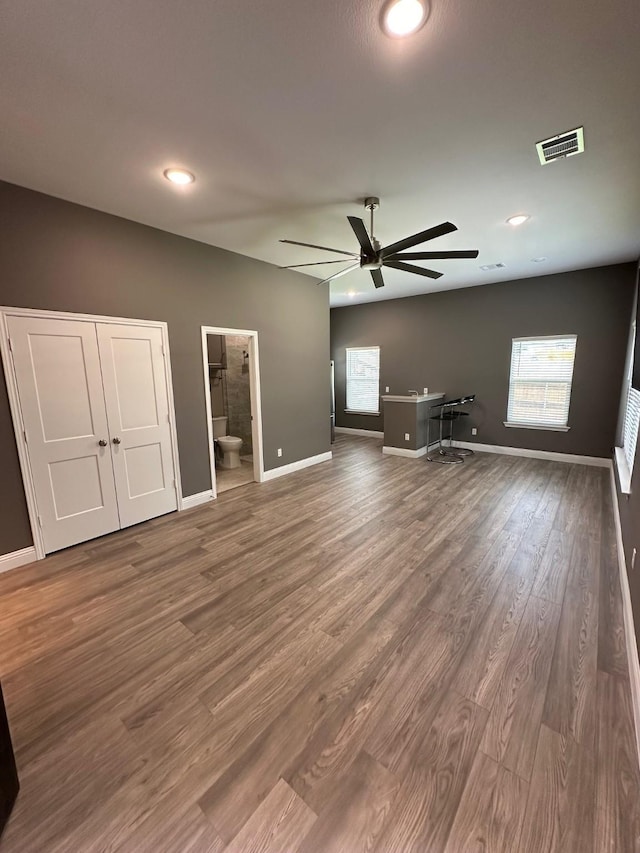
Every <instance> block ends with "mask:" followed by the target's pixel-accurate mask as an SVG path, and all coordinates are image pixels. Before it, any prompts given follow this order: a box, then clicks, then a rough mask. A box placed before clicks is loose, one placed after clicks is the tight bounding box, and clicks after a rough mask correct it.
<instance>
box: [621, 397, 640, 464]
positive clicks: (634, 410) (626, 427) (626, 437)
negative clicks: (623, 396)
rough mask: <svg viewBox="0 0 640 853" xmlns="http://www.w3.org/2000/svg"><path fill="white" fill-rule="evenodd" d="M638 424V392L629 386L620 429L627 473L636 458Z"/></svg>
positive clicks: (639, 401) (639, 417) (639, 405)
mask: <svg viewBox="0 0 640 853" xmlns="http://www.w3.org/2000/svg"><path fill="white" fill-rule="evenodd" d="M638 424H640V391H638V390H637V389H636V388H632V387H631V386H629V391H628V393H627V405H626V407H625V412H624V424H623V428H622V447H623V449H624V455H625V458H626V460H627V465H628V466H629V473H631V472H632V471H633V461H634V459H635V458H636V446H637V444H638Z"/></svg>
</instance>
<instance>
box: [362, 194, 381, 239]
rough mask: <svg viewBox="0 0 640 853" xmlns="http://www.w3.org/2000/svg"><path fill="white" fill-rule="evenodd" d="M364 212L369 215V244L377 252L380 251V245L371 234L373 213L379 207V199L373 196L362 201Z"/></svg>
mask: <svg viewBox="0 0 640 853" xmlns="http://www.w3.org/2000/svg"><path fill="white" fill-rule="evenodd" d="M364 206H365V210H368V211H369V212H370V214H371V226H370V228H369V234H370V235H371V242H372V243H373V248H374V249H375V250H376V252H378V251H379V250H380V243H379V242H378V241H377V240H376V238H375V236H374V233H373V212H374V210H377V209H378V208H379V207H380V199H379V198H377V197H376V196H374V195H371V196H368V197H367V198H365V200H364Z"/></svg>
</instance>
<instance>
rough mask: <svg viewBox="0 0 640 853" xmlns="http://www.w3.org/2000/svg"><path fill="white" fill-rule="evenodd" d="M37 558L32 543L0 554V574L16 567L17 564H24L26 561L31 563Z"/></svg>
mask: <svg viewBox="0 0 640 853" xmlns="http://www.w3.org/2000/svg"><path fill="white" fill-rule="evenodd" d="M37 559H38V557H37V556H36V549H35V548H34V547H33V545H32V546H30V547H29V548H22V549H21V550H20V551H12V552H11V553H9V554H0V574H2V572H8V571H10V570H11V569H17V568H18V567H19V566H26V565H27V563H33V561H34V560H37Z"/></svg>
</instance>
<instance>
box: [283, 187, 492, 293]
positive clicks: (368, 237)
mask: <svg viewBox="0 0 640 853" xmlns="http://www.w3.org/2000/svg"><path fill="white" fill-rule="evenodd" d="M364 206H365V208H366V209H367V210H368V211H370V213H371V228H370V233H369V232H368V231H367V227H366V225H365V224H364V222H363V220H362V219H358V217H357V216H347V219H348V220H349V224H350V225H351V227H352V228H353V231H354V233H355V235H356V238H357V240H358V243H359V244H360V252H359V253H357V252H345V251H344V250H343V249H330V248H328V247H327V246H316V245H314V244H313V243H299V242H298V241H297V240H280V242H281V243H290V244H291V245H293V246H307V247H308V248H309V249H321V250H322V251H323V252H334V253H335V254H338V255H347V256H348V257H349V258H351V260H352V261H353V263H351V264H350V265H349V266H348V267H347V268H346V269H343V270H340V272H336V273H334V274H333V275H330V276H329V277H328V278H325V279H323V280H322V281H319V282H318V284H326V283H327V282H329V281H335V279H337V278H340V276H343V275H346V274H347V273H350V272H352V271H353V270H355V269H357V268H358V267H360V269H363V270H369V271H370V272H371V278H372V279H373V284H374V286H375V287H384V279H383V277H382V272H381V269H382V267H391V268H392V269H396V270H404V271H405V272H411V273H416V274H417V275H424V276H426V277H427V278H440V276H441V275H442V273H441V272H436V271H435V270H430V269H425V268H424V267H417V266H415V264H408V263H407V261H433V260H446V259H450V258H477V257H478V250H477V249H470V250H468V251H447V252H405V249H411V248H412V246H417V245H418V244H419V243H426V242H427V241H428V240H433V239H435V238H436V237H442V236H443V235H444V234H450V233H451V232H452V231H457V230H458V229H457V227H456V226H455V225H453V223H451V222H441V223H440V225H435V226H434V227H433V228H427V230H426V231H420V232H418V234H413V235H412V236H411V237H405V239H404V240H398V241H397V242H396V243H391V244H390V245H389V246H384V247H382V246H381V245H380V243H379V242H378V240H376V239H375V237H374V236H373V212H374V211H375V210H377V209H378V208H379V207H380V199H379V198H375V197H374V196H371V197H369V198H366V199H365V200H364ZM403 253H404V254H403ZM344 263H346V261H345V260H343V259H340V260H337V261H315V262H314V263H307V264H291V265H290V266H286V267H280V269H282V270H293V269H299V268H300V267H315V266H319V265H320V264H344Z"/></svg>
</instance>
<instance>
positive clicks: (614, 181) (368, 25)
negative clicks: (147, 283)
mask: <svg viewBox="0 0 640 853" xmlns="http://www.w3.org/2000/svg"><path fill="white" fill-rule="evenodd" d="M380 6H381V3H380V2H371V0H322V2H318V0H298V2H293V0H270V2H269V3H257V2H255V0H190V2H188V3H176V2H175V0H136V2H135V3H129V2H125V0H112V2H109V3H102V4H96V3H87V2H86V0H59V2H56V3H53V2H48V3H43V2H42V0H5V2H4V3H3V4H2V9H1V10H0V78H1V79H2V86H1V87H0V110H1V114H2V122H1V126H0V178H3V179H5V180H7V181H10V182H13V183H17V184H21V185H23V186H26V187H31V188H33V189H36V190H41V191H43V192H46V193H49V194H51V195H54V196H59V197H61V198H65V199H70V200H72V201H75V202H79V203H80V204H84V205H88V206H90V207H94V208H97V209H99V210H104V211H107V212H109V213H114V214H117V215H119V216H124V217H127V218H128V219H132V220H135V221H137V222H143V223H146V224H149V225H153V226H155V227H157V228H162V229H164V230H166V231H170V232H173V233H176V234H182V235H184V236H187V237H192V238H195V239H197V240H201V241H203V242H206V243H211V244H213V245H216V246H222V247H224V248H226V249H231V250H233V251H235V252H240V253H242V254H244V255H249V256H251V257H255V258H260V259H262V260H265V261H269V262H270V263H274V264H281V265H284V264H294V263H305V262H308V261H315V260H328V259H331V258H332V257H333V256H331V255H328V254H327V255H325V254H324V253H322V252H317V251H314V250H311V249H303V248H297V247H294V246H286V245H284V244H281V243H279V242H278V240H279V238H281V237H287V238H289V239H292V240H300V241H304V242H310V243H319V244H322V245H326V246H333V247H337V248H342V249H346V250H351V251H354V250H355V249H356V242H355V237H354V235H353V233H352V231H351V229H350V227H349V225H348V223H347V220H346V216H347V214H350V215H356V216H357V215H359V212H361V213H362V215H363V218H364V213H365V212H364V209H363V208H362V205H361V201H362V199H363V198H364V197H365V196H368V195H377V196H380V197H381V202H382V203H381V207H380V210H379V211H378V213H377V215H376V237H378V238H379V239H380V240H381V242H382V243H383V245H384V244H388V243H390V242H392V241H395V240H397V239H399V238H401V237H405V236H407V235H409V234H413V233H414V232H416V231H421V230H423V229H425V228H428V227H430V226H432V225H435V224H437V223H439V222H442V221H443V220H450V221H451V222H454V223H455V224H456V225H457V226H458V228H459V231H458V232H456V233H454V234H451V235H447V236H446V237H442V238H440V239H438V240H435V241H433V242H431V243H429V244H428V245H425V246H424V247H423V248H424V249H428V250H430V251H435V250H436V249H458V248H459V249H471V248H477V249H479V250H480V256H479V258H478V259H477V261H476V260H467V261H455V260H448V261H442V262H439V263H436V262H431V263H430V265H431V266H433V267H434V268H436V269H440V270H441V271H442V272H444V273H445V275H444V277H443V278H441V279H440V280H438V281H437V282H433V281H430V280H428V279H425V278H422V277H419V276H414V275H410V274H407V273H404V272H400V271H395V270H385V272H384V276H385V281H386V287H385V288H383V289H381V290H379V291H376V290H374V288H373V285H372V282H371V278H370V276H369V274H368V272H366V271H363V270H358V271H356V272H354V273H352V274H350V275H347V276H344V277H342V278H340V279H338V280H337V281H336V282H335V283H333V284H332V285H331V302H332V304H333V305H342V304H349V303H351V302H354V301H356V302H357V301H372V300H374V299H390V298H394V297H399V296H410V295H414V294H417V293H423V292H428V291H430V290H443V289H446V288H455V287H466V286H470V285H479V284H485V283H489V282H492V281H500V280H509V279H515V278H521V277H526V276H531V275H540V274H541V273H545V274H546V273H552V272H558V271H562V270H567V269H575V268H581V267H589V266H597V265H604V264H609V263H617V262H621V261H629V260H634V259H636V258H637V257H638V255H639V254H640V161H639V158H638V150H639V149H640V146H639V138H640V100H639V99H638V81H639V80H640V50H638V43H637V31H638V27H637V25H638V7H637V0H618V2H617V3H615V4H606V3H602V2H601V0H599V2H595V0H563V2H560V3H559V2H557V0H554V2H551V0H538V2H536V3H517V2H516V3H514V2H513V0H509V2H507V0H474V2H472V3H469V2H462V0H432V3H431V14H430V18H429V20H428V22H427V24H426V25H425V26H424V27H423V29H422V30H420V32H419V33H417V34H416V35H415V36H413V37H412V38H409V39H407V40H403V41H399V40H392V39H389V38H387V37H386V36H385V35H384V34H383V33H382V32H381V30H380V27H379V13H380ZM579 125H584V128H585V149H586V150H585V153H584V154H581V155H578V156H576V157H572V158H568V159H566V160H563V161H560V162H556V163H554V164H551V165H548V166H544V167H543V166H541V165H540V164H539V161H538V157H537V154H536V150H535V143H536V142H538V141H540V140H541V139H544V138H546V137H549V136H552V135H554V134H556V133H560V132H563V131H565V130H569V129H571V128H574V127H577V126H579ZM169 166H183V167H185V168H187V169H190V170H191V171H192V172H194V173H195V174H196V176H197V180H196V182H195V183H194V184H193V185H191V186H189V187H185V188H177V187H174V186H173V185H171V184H169V183H168V182H167V181H166V180H165V179H164V178H163V177H162V172H163V170H164V169H165V168H167V167H169ZM521 212H524V213H528V214H530V215H531V219H530V220H529V221H528V222H527V223H526V224H524V225H522V226H520V227H519V228H513V227H511V226H508V225H506V224H505V220H506V218H507V217H508V216H510V215H512V214H516V213H521ZM414 251H415V249H414ZM540 256H543V257H545V258H546V259H547V260H546V261H545V262H543V263H533V262H532V258H536V257H540ZM495 262H502V263H504V264H505V265H506V266H505V268H504V269H503V270H496V271H493V272H484V271H482V270H481V269H480V265H481V264H482V265H484V264H491V263H495ZM347 263H348V261H347ZM338 268H339V267H338V266H333V267H329V268H327V267H319V268H317V270H318V271H319V272H315V273H313V269H314V268H307V269H309V270H311V272H312V273H313V274H315V275H322V273H323V271H324V270H326V269H330V270H331V271H335V270H336V269H338ZM283 275H289V273H287V272H283ZM325 286H326V285H325ZM349 291H356V294H355V295H354V296H351V297H350V296H349V295H348V292H349Z"/></svg>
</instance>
